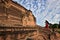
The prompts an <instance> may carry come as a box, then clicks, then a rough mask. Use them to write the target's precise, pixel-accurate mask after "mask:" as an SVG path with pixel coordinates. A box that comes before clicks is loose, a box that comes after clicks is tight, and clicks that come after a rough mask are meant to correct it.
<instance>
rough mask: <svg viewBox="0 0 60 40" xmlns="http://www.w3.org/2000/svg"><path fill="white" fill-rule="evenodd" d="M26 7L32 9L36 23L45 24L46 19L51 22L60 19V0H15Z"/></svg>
mask: <svg viewBox="0 0 60 40" xmlns="http://www.w3.org/2000/svg"><path fill="white" fill-rule="evenodd" d="M14 1H15V2H18V3H19V4H21V5H22V6H24V7H25V8H26V9H28V10H31V11H32V12H33V14H34V16H35V17H36V23H37V24H38V25H40V26H44V25H45V20H48V21H49V22H50V23H59V21H60V0H14Z"/></svg>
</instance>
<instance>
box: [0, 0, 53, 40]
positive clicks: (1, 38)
mask: <svg viewBox="0 0 60 40" xmlns="http://www.w3.org/2000/svg"><path fill="white" fill-rule="evenodd" d="M50 33H51V32H50V30H45V29H44V28H41V27H40V26H38V25H37V24H36V18H35V16H34V15H33V14H32V11H31V10H27V9H26V8H24V7H23V6H22V5H20V4H18V3H17V2H14V1H12V0H0V40H50V39H51V38H52V35H51V37H50V36H49V34H50ZM53 39H54V38H53ZM51 40H52V39H51Z"/></svg>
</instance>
